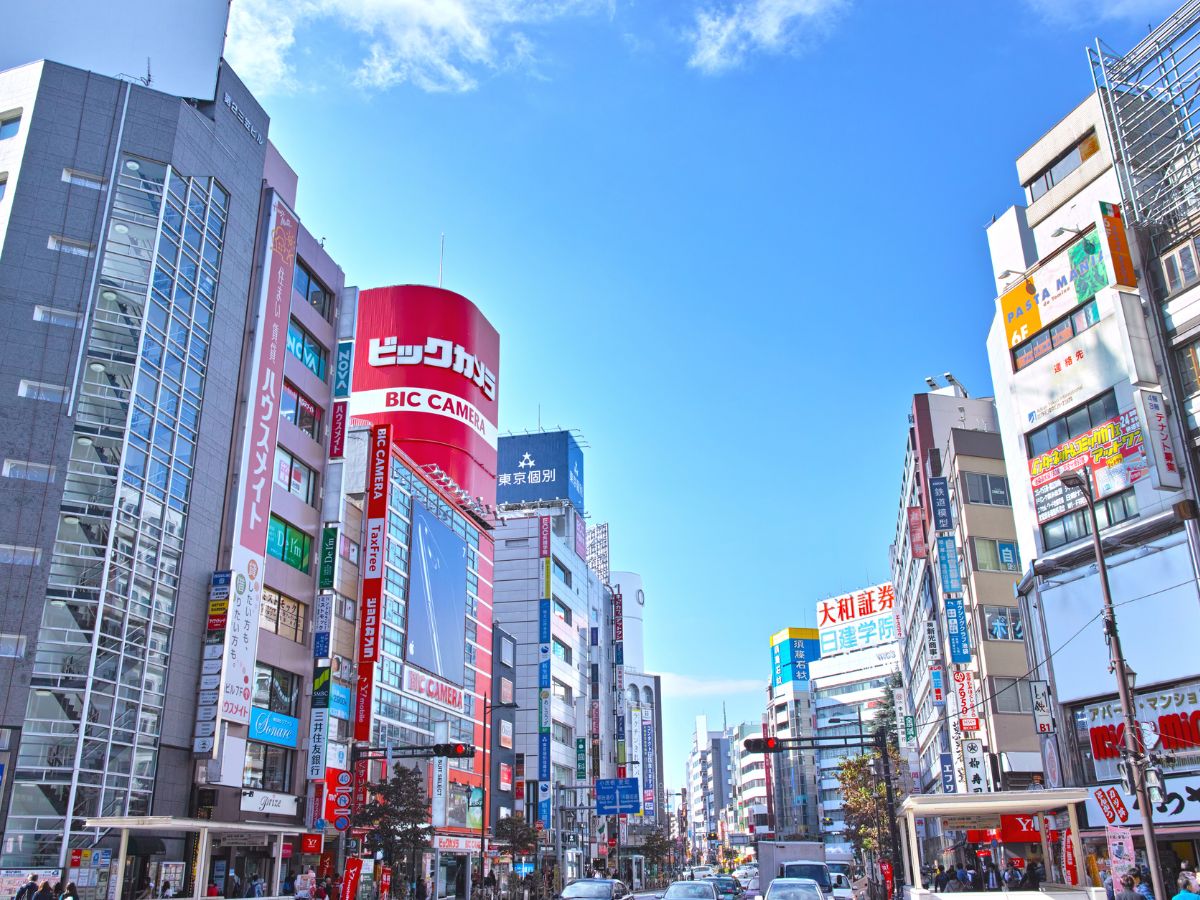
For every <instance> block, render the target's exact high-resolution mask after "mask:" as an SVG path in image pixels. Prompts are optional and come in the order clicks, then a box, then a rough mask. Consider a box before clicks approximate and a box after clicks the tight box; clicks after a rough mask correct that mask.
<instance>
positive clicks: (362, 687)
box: [354, 663, 375, 741]
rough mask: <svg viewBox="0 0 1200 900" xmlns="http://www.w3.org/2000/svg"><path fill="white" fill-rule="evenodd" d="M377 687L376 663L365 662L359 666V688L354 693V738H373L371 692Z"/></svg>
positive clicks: (360, 739)
mask: <svg viewBox="0 0 1200 900" xmlns="http://www.w3.org/2000/svg"><path fill="white" fill-rule="evenodd" d="M374 687H375V664H374V663H363V664H362V665H360V666H359V667H358V690H357V691H355V695H354V739H355V740H356V741H369V740H370V739H371V694H372V692H373V689H374Z"/></svg>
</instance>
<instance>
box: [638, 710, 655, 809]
mask: <svg viewBox="0 0 1200 900" xmlns="http://www.w3.org/2000/svg"><path fill="white" fill-rule="evenodd" d="M656 765H657V760H656V758H655V754H654V710H652V709H647V710H643V712H642V785H643V787H642V811H643V812H644V814H645V815H646V816H647V817H649V818H651V819H652V818H654V816H655V815H657V811H658V798H657V796H656V794H657V791H656V790H655V786H656V785H657V784H658V770H657V769H656V768H655V766H656Z"/></svg>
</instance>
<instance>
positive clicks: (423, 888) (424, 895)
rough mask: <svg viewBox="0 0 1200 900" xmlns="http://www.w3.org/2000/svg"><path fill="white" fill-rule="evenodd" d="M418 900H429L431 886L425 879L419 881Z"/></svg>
mask: <svg viewBox="0 0 1200 900" xmlns="http://www.w3.org/2000/svg"><path fill="white" fill-rule="evenodd" d="M417 900H429V886H428V885H427V884H425V879H424V878H418V879H417Z"/></svg>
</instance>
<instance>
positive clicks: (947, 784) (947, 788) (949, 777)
mask: <svg viewBox="0 0 1200 900" xmlns="http://www.w3.org/2000/svg"><path fill="white" fill-rule="evenodd" d="M941 770H942V793H943V794H956V793H958V786H957V785H956V784H955V783H954V754H952V753H943V754H942V757H941Z"/></svg>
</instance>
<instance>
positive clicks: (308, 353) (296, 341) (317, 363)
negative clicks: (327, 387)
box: [287, 319, 329, 381]
mask: <svg viewBox="0 0 1200 900" xmlns="http://www.w3.org/2000/svg"><path fill="white" fill-rule="evenodd" d="M287 348H288V352H289V353H291V354H292V356H294V357H296V359H298V360H300V362H302V363H304V368H306V369H308V371H310V372H312V373H313V374H314V375H316V376H317V377H318V378H320V379H321V380H322V381H324V380H325V372H326V370H327V369H328V368H329V351H328V350H326V349H325V348H324V347H322V346H321V345H320V344H319V343H318V342H317V339H316V338H315V337H313V336H312V335H311V334H309V333H308V332H307V331H306V330H305V329H304V328H303V327H302V326H301V325H300V323H299V322H297V321H296V320H295V319H292V320H291V322H289V323H288V333H287Z"/></svg>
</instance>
